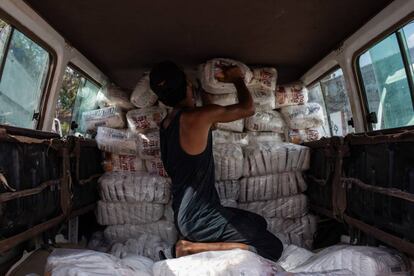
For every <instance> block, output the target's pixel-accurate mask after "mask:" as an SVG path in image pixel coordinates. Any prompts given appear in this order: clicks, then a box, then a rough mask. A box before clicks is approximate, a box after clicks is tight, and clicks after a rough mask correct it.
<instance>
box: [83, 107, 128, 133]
mask: <svg viewBox="0 0 414 276" xmlns="http://www.w3.org/2000/svg"><path fill="white" fill-rule="evenodd" d="M98 127H110V128H124V127H125V113H124V112H123V111H122V110H121V109H120V108H119V107H116V106H112V107H105V108H102V109H96V110H91V111H86V112H83V113H82V120H81V128H82V129H83V130H85V131H87V132H95V131H96V129H97V128H98Z"/></svg>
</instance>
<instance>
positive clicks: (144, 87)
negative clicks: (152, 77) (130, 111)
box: [131, 73, 158, 108]
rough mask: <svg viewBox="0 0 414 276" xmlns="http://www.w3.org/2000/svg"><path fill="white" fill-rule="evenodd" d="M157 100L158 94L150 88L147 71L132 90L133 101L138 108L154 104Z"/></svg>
mask: <svg viewBox="0 0 414 276" xmlns="http://www.w3.org/2000/svg"><path fill="white" fill-rule="evenodd" d="M157 100H158V97H157V95H156V94H155V93H154V92H153V91H152V90H151V88H150V83H149V74H148V73H145V74H144V76H143V77H142V78H141V79H140V80H139V81H138V83H137V85H136V86H135V89H134V91H132V94H131V103H132V104H133V105H135V106H136V107H138V108H144V107H149V106H153V105H154V104H155V103H156V102H157Z"/></svg>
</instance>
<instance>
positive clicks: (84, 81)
mask: <svg viewBox="0 0 414 276" xmlns="http://www.w3.org/2000/svg"><path fill="white" fill-rule="evenodd" d="M99 89H100V86H99V85H97V84H96V83H95V82H93V81H91V80H90V79H89V77H87V76H86V75H85V74H83V73H82V72H80V71H79V70H76V69H74V68H73V67H71V66H67V67H66V71H65V74H64V75H63V82H62V87H61V89H60V91H59V98H58V101H57V106H56V117H57V118H58V120H59V121H60V125H61V129H62V135H63V136H66V135H68V134H75V133H80V134H83V133H84V130H83V127H82V126H81V116H82V113H83V112H84V111H89V110H93V109H97V108H98V106H97V100H96V97H97V95H98V92H99Z"/></svg>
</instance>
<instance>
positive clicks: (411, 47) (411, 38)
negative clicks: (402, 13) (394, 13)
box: [402, 22, 414, 77]
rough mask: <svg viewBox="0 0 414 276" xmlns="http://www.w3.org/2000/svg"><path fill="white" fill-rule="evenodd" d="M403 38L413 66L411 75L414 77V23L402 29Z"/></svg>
mask: <svg viewBox="0 0 414 276" xmlns="http://www.w3.org/2000/svg"><path fill="white" fill-rule="evenodd" d="M402 33H403V37H404V40H405V43H406V44H405V45H406V49H405V50H406V51H407V54H408V57H409V62H410V65H411V74H413V77H414V22H412V23H410V24H407V25H406V26H405V27H404V28H402Z"/></svg>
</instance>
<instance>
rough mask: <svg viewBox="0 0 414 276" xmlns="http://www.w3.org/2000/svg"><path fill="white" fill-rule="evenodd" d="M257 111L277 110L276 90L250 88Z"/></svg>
mask: <svg viewBox="0 0 414 276" xmlns="http://www.w3.org/2000/svg"><path fill="white" fill-rule="evenodd" d="M249 90H250V93H251V95H252V98H253V102H254V105H255V107H256V110H272V109H275V108H276V100H275V94H274V90H268V89H265V88H263V87H251V88H249Z"/></svg>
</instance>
